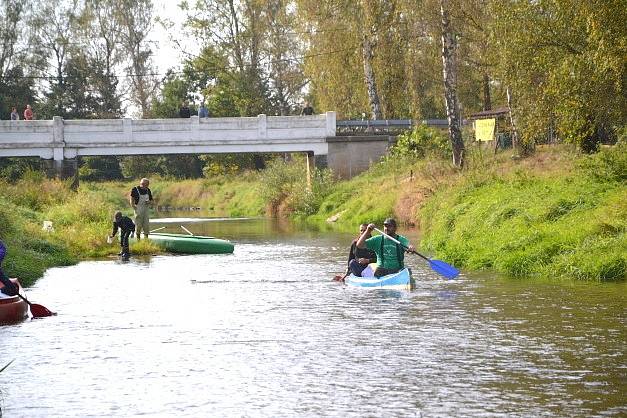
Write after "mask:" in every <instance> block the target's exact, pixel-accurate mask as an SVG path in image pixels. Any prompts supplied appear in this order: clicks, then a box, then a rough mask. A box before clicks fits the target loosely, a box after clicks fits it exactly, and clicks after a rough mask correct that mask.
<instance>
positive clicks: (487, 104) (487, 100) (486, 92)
mask: <svg viewBox="0 0 627 418" xmlns="http://www.w3.org/2000/svg"><path fill="white" fill-rule="evenodd" d="M491 109H492V98H491V97H490V76H489V75H488V74H487V73H484V74H483V110H491Z"/></svg>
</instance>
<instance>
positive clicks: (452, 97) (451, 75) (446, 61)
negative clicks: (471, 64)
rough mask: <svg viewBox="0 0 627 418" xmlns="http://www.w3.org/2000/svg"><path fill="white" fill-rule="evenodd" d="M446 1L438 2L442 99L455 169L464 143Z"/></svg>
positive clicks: (459, 165)
mask: <svg viewBox="0 0 627 418" xmlns="http://www.w3.org/2000/svg"><path fill="white" fill-rule="evenodd" d="M448 7H449V5H448V1H447V0H440V15H441V18H442V21H441V23H442V76H443V79H444V99H445V103H446V117H447V119H448V131H449V137H450V140H451V148H452V149H453V164H454V165H455V166H457V167H463V165H464V141H463V139H462V133H461V129H460V126H461V120H460V114H459V102H458V99H457V68H456V57H455V54H456V49H457V41H456V39H455V33H454V32H453V28H452V27H451V22H450V17H449V9H448Z"/></svg>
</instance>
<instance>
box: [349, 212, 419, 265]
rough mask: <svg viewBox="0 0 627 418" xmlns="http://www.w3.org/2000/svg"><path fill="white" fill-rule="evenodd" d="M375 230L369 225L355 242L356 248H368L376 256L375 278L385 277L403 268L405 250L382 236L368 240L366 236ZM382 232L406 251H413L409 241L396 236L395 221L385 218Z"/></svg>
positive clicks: (373, 226) (372, 225)
mask: <svg viewBox="0 0 627 418" xmlns="http://www.w3.org/2000/svg"><path fill="white" fill-rule="evenodd" d="M374 228H375V225H374V224H369V225H368V227H367V228H366V231H365V232H364V233H363V234H361V236H360V237H359V239H358V240H357V248H368V249H370V250H372V251H374V252H375V253H376V254H377V264H378V265H377V269H376V270H375V272H374V275H375V276H376V277H381V276H385V275H387V274H392V273H396V272H398V271H400V270H401V269H403V268H404V267H405V264H404V254H405V250H404V248H403V247H402V246H400V245H398V244H397V243H395V242H394V241H392V240H391V239H389V238H386V237H385V236H384V235H377V236H374V237H371V238H368V236H369V235H368V234H369V233H371V232H372V230H373V229H374ZM383 232H385V233H386V234H387V235H389V236H391V237H392V238H395V239H396V240H397V241H399V242H401V243H402V244H403V245H404V246H405V247H407V251H409V252H411V251H414V250H415V249H414V246H413V245H411V244H410V243H409V240H408V239H407V238H406V237H404V236H402V235H397V234H396V220H394V219H392V218H387V219H386V220H385V221H383Z"/></svg>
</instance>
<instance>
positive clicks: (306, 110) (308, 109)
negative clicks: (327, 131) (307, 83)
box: [300, 102, 314, 116]
mask: <svg viewBox="0 0 627 418" xmlns="http://www.w3.org/2000/svg"><path fill="white" fill-rule="evenodd" d="M300 114H301V116H311V115H313V114H314V109H313V107H311V105H310V104H309V102H305V107H303V110H302V111H301V112H300Z"/></svg>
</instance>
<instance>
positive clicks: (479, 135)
mask: <svg viewBox="0 0 627 418" xmlns="http://www.w3.org/2000/svg"><path fill="white" fill-rule="evenodd" d="M495 127H496V119H477V120H476V121H475V140H477V141H494V128H495Z"/></svg>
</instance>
